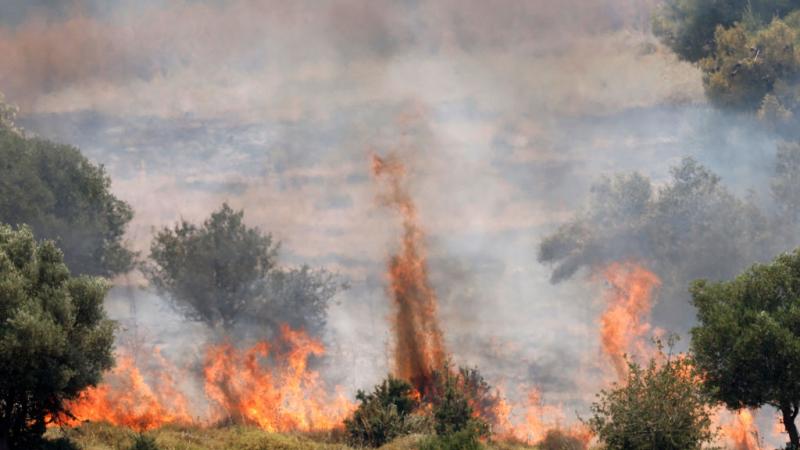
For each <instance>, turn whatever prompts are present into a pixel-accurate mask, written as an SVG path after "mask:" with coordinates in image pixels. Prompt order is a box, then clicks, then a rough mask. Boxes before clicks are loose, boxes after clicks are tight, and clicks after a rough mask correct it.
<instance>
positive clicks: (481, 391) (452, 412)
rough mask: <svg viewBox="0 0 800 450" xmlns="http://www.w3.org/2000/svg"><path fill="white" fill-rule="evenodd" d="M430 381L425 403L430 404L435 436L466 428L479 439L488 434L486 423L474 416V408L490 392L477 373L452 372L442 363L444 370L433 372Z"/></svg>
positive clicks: (465, 371) (467, 371)
mask: <svg viewBox="0 0 800 450" xmlns="http://www.w3.org/2000/svg"><path fill="white" fill-rule="evenodd" d="M433 380H434V386H433V389H432V391H431V392H430V393H429V394H428V396H427V397H426V398H425V399H424V400H425V401H426V402H428V403H430V404H431V405H432V409H433V420H434V427H435V429H436V434H438V435H440V436H443V435H448V434H454V433H458V432H459V431H462V430H465V429H471V430H472V431H474V432H476V433H477V435H478V436H486V435H488V434H489V426H488V424H487V423H486V422H484V421H483V420H482V419H478V418H476V417H475V416H476V414H475V412H476V410H475V408H473V405H475V404H479V403H482V400H484V399H485V398H486V396H487V393H488V392H490V388H489V386H488V384H487V383H486V382H485V381H484V380H483V377H481V376H480V374H478V372H477V370H471V369H463V368H462V369H461V370H459V371H458V372H453V371H452V370H450V364H449V363H445V365H444V367H442V368H441V369H439V370H436V371H434V372H433ZM476 386H477V388H476ZM471 394H472V395H474V396H475V397H471Z"/></svg>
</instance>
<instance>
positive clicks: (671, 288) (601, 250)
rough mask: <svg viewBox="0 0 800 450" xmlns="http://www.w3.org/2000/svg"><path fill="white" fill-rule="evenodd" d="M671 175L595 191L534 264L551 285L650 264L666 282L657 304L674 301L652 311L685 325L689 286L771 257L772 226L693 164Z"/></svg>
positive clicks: (630, 177) (622, 179)
mask: <svg viewBox="0 0 800 450" xmlns="http://www.w3.org/2000/svg"><path fill="white" fill-rule="evenodd" d="M671 175H672V177H671V179H670V180H669V181H668V182H667V183H666V184H665V185H664V186H662V187H661V188H660V189H655V188H654V187H653V183H652V182H651V181H650V179H648V178H646V177H644V176H642V175H639V174H637V173H633V174H622V175H617V176H614V177H610V178H609V177H606V178H603V179H602V180H601V181H600V182H599V183H597V184H595V185H594V186H593V187H592V192H591V197H590V199H589V202H588V205H587V207H586V208H585V209H584V210H583V211H581V212H579V213H578V214H576V216H575V218H574V219H573V220H571V221H569V222H567V223H565V224H563V225H561V226H560V227H559V228H558V230H556V232H555V233H553V234H551V235H550V236H547V237H546V238H545V239H543V240H542V241H541V243H540V245H539V255H538V258H539V261H541V262H544V263H549V264H552V265H553V272H552V276H551V280H552V281H553V282H559V281H562V280H564V279H567V278H569V277H571V276H573V275H574V274H575V273H577V272H578V271H579V270H580V269H582V268H588V269H590V270H592V269H596V268H600V267H603V266H605V265H607V264H609V263H611V262H616V261H628V260H636V261H647V262H648V263H649V266H650V267H652V269H653V271H654V272H655V273H656V274H658V275H659V277H660V278H661V279H662V281H663V285H662V288H661V290H660V292H661V297H662V298H665V299H668V300H671V301H672V302H673V303H671V304H670V303H666V302H662V303H661V304H657V305H656V308H659V311H658V316H659V317H660V318H661V319H662V320H664V321H665V322H667V323H669V324H670V325H671V326H683V324H685V323H686V322H687V320H691V318H692V315H693V313H692V311H691V310H690V309H688V308H685V307H684V306H685V304H686V300H688V296H687V294H686V286H687V285H688V284H689V283H690V282H691V280H694V279H697V278H701V277H710V278H716V279H720V278H724V277H729V276H733V275H734V274H736V273H737V272H738V271H740V270H742V269H743V268H744V267H747V265H748V264H750V263H752V261H754V260H762V259H765V258H767V257H768V256H769V255H770V254H771V252H772V246H773V242H771V241H770V238H771V236H772V234H771V233H770V232H769V231H770V223H769V221H768V220H767V219H766V218H765V217H764V215H763V214H762V213H761V211H760V210H759V208H758V207H757V206H756V205H755V203H753V202H750V201H748V200H742V199H739V198H737V197H736V196H734V195H733V194H732V193H731V192H730V191H728V189H726V187H725V186H724V185H723V184H722V182H721V180H720V178H719V176H717V175H716V174H714V173H713V172H711V171H710V170H708V169H707V168H705V167H704V166H702V165H701V164H699V163H698V162H697V161H695V160H694V159H691V158H685V159H683V161H681V163H680V164H678V165H677V166H675V167H673V168H672V169H671ZM731 242H736V243H737V245H731ZM675 305H679V307H676V306H675Z"/></svg>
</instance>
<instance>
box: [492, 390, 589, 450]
mask: <svg viewBox="0 0 800 450" xmlns="http://www.w3.org/2000/svg"><path fill="white" fill-rule="evenodd" d="M497 398H498V401H497V402H496V403H495V405H494V409H493V411H492V414H491V416H492V417H493V418H494V419H495V420H494V423H493V425H494V426H493V431H494V432H495V433H496V434H497V435H498V436H500V437H502V438H504V439H512V440H515V441H518V442H523V443H525V444H528V445H535V444H537V443H539V442H541V441H542V439H544V438H545V436H547V433H548V432H550V431H552V430H560V431H561V432H563V433H564V434H567V435H570V436H572V437H575V438H577V439H578V440H580V441H581V442H582V443H583V444H584V447H585V446H587V445H588V444H589V442H590V441H591V439H592V434H591V432H590V431H589V430H588V428H586V427H585V426H583V425H582V424H572V425H571V426H568V427H565V426H563V424H564V423H565V421H566V417H565V415H564V409H563V407H562V406H561V405H549V404H547V403H545V402H544V400H543V398H542V394H541V392H540V391H539V390H538V389H537V388H528V389H527V392H526V393H525V396H524V400H523V401H521V402H512V401H509V400H508V399H507V396H506V395H505V393H504V392H503V389H502V388H498V396H497Z"/></svg>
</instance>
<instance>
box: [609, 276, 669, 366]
mask: <svg viewBox="0 0 800 450" xmlns="http://www.w3.org/2000/svg"><path fill="white" fill-rule="evenodd" d="M601 274H602V277H603V278H604V279H605V280H606V281H607V282H608V284H609V290H608V294H607V296H606V297H607V303H608V306H607V308H606V310H605V311H604V312H603V314H602V316H601V317H600V337H601V343H602V347H603V352H604V353H605V354H606V355H607V356H608V357H609V358H610V359H611V363H612V364H613V367H614V371H615V372H616V375H617V379H618V380H623V379H625V377H626V375H627V373H628V367H627V364H626V362H625V355H626V354H630V353H638V354H640V355H644V354H646V353H648V351H647V350H646V349H645V341H644V340H643V339H642V338H643V337H644V336H645V335H647V333H648V332H649V331H650V324H649V323H648V322H647V320H646V319H647V316H648V315H649V313H650V308H651V307H652V300H651V296H652V293H653V290H654V289H655V288H657V287H658V286H659V285H660V284H661V280H659V278H658V276H656V275H655V274H654V273H652V272H650V271H648V270H647V269H645V268H644V267H641V266H639V265H637V264H634V263H630V262H628V263H612V264H610V265H608V266H606V267H605V268H604V269H603V270H602V271H601Z"/></svg>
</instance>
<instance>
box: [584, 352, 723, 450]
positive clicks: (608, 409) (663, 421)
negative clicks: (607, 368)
mask: <svg viewBox="0 0 800 450" xmlns="http://www.w3.org/2000/svg"><path fill="white" fill-rule="evenodd" d="M658 348H659V352H658V355H657V356H656V357H655V358H652V359H651V360H650V362H649V363H648V364H647V366H644V367H643V366H640V365H638V364H636V363H634V362H629V364H628V368H629V370H628V377H627V379H626V380H625V383H624V384H623V385H615V386H614V387H613V388H612V389H610V390H603V391H601V392H600V394H598V400H597V401H596V402H595V403H593V404H592V407H591V411H592V417H591V418H590V419H589V420H587V422H586V423H587V424H588V426H589V427H590V428H591V430H592V431H593V432H594V433H595V435H596V436H597V437H598V439H599V440H600V441H601V442H602V443H604V444H605V448H608V449H609V450H653V449H658V450H700V449H701V448H702V446H703V444H705V443H709V442H711V441H712V440H713V439H714V433H713V432H712V431H711V418H710V411H709V407H708V399H707V397H706V395H705V393H704V391H703V390H702V388H701V387H700V384H699V383H697V382H696V379H695V377H694V374H693V372H692V366H691V363H690V362H689V361H688V360H686V359H685V358H680V357H673V356H672V355H671V354H664V353H663V350H662V349H663V347H662V345H661V344H660V343H659V345H658Z"/></svg>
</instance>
